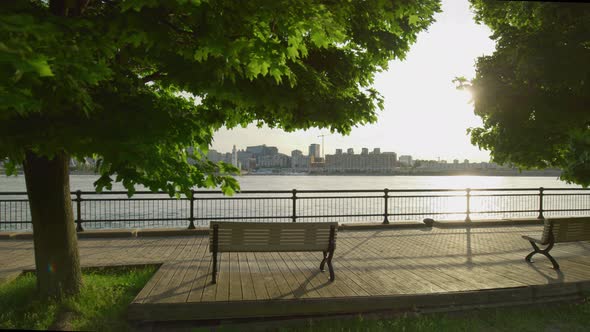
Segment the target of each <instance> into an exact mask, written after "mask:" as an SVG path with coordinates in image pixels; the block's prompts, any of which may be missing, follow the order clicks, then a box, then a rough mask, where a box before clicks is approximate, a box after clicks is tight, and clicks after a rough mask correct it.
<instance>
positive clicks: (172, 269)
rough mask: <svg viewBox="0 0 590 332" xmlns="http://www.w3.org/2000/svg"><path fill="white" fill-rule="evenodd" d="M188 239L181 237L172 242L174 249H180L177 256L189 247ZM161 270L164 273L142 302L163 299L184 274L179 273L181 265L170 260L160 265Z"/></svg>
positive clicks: (156, 301) (181, 270)
mask: <svg viewBox="0 0 590 332" xmlns="http://www.w3.org/2000/svg"><path fill="white" fill-rule="evenodd" d="M189 240H192V239H182V240H181V241H177V242H175V243H174V245H175V250H177V251H178V250H180V252H179V255H177V257H178V256H180V254H181V253H184V252H185V251H186V250H188V249H189V248H190V241H189ZM162 270H163V271H164V272H165V273H164V275H163V276H162V278H160V279H159V281H158V283H157V284H156V285H155V286H154V287H153V289H152V291H151V292H150V293H149V295H148V297H147V298H146V299H145V300H144V301H143V303H158V302H163V301H165V300H166V298H167V297H168V295H170V294H171V293H170V291H171V289H173V288H174V287H175V286H176V285H177V281H178V282H179V281H180V280H182V277H183V276H184V275H181V274H182V272H183V267H182V266H181V265H180V264H179V263H178V262H177V263H176V264H173V263H172V262H170V263H166V264H165V265H164V266H163V267H162ZM179 279H180V280H179Z"/></svg>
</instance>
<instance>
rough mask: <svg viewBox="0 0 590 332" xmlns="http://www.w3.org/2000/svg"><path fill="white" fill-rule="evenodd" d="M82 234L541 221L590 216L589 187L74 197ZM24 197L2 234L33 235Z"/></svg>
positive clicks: (0, 208)
mask: <svg viewBox="0 0 590 332" xmlns="http://www.w3.org/2000/svg"><path fill="white" fill-rule="evenodd" d="M71 194H72V202H73V203H74V204H73V208H74V216H75V217H76V220H75V221H76V223H77V230H78V231H83V230H84V229H99V228H159V227H188V228H195V227H198V226H208V223H209V221H212V220H243V221H268V222H272V221H292V222H317V221H338V222H340V223H355V222H380V223H391V222H396V221H403V220H422V219H423V218H433V219H437V220H465V221H466V222H469V221H471V220H472V219H488V218H489V219H502V218H518V217H523V218H543V217H545V216H559V215H561V216H575V215H589V212H590V190H586V189H581V188H517V189H512V188H511V189H469V188H466V189H432V190H422V189H383V190H295V189H293V190H282V191H252V190H248V191H241V192H238V193H236V194H235V195H233V196H229V197H228V196H223V195H222V193H221V192H220V191H204V190H201V191H193V197H192V198H188V197H181V198H170V197H169V196H167V195H166V194H164V193H153V192H137V193H136V195H135V196H133V197H132V198H128V197H127V195H126V192H121V191H118V192H105V193H100V194H99V193H95V192H82V191H75V192H72V193H71ZM30 229H31V217H30V212H29V204H28V200H27V195H26V193H23V192H0V231H13V230H30Z"/></svg>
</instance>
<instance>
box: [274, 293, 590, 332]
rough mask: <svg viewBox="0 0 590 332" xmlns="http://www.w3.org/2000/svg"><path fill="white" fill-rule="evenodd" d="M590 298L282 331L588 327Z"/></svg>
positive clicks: (310, 323)
mask: <svg viewBox="0 0 590 332" xmlns="http://www.w3.org/2000/svg"><path fill="white" fill-rule="evenodd" d="M589 329H590V298H589V299H586V300H585V301H583V303H567V304H543V305H535V306H529V307H507V308H495V309H480V310H471V311H466V312H460V313H438V314H421V315H416V314H412V315H407V314H404V315H400V316H398V317H390V318H384V317H377V318H375V317H373V318H369V317H363V316H357V317H355V318H347V319H342V318H340V319H319V320H307V321H306V322H305V323H304V324H299V326H298V327H292V328H281V329H279V331H408V332H409V331H437V332H441V331H453V332H454V331H531V332H532V331H535V332H537V331H568V332H569V331H588V330H589Z"/></svg>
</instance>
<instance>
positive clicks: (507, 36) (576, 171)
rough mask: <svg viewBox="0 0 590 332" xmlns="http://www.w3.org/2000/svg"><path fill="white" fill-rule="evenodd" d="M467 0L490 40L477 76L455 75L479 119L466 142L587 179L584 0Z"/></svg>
mask: <svg viewBox="0 0 590 332" xmlns="http://www.w3.org/2000/svg"><path fill="white" fill-rule="evenodd" d="M470 2H471V5H472V9H474V11H475V15H476V16H475V18H476V21H477V22H479V23H485V24H486V25H488V26H489V27H490V28H491V29H492V31H493V35H492V36H491V38H492V39H494V40H495V41H496V50H495V52H494V53H493V54H492V55H490V56H483V57H480V58H478V60H477V64H476V77H475V79H473V80H472V81H471V82H466V81H465V80H462V81H461V80H460V84H461V86H463V87H467V88H469V89H470V90H471V93H472V96H473V101H474V105H475V113H476V114H477V115H478V116H480V117H481V118H482V120H483V127H481V128H472V129H471V131H470V132H471V141H472V143H473V144H476V145H478V146H479V147H480V148H483V149H486V150H490V151H491V155H492V158H493V160H494V161H496V162H498V163H506V162H512V163H514V164H515V165H517V166H519V167H524V168H546V167H557V168H561V169H562V170H563V172H562V175H561V178H562V179H563V180H566V181H568V182H574V183H578V184H581V185H583V186H588V185H590V130H589V128H590V127H589V126H590V112H589V111H588V105H590V67H589V66H588V61H589V60H590V4H582V3H559V2H524V1H518V2H516V1H515V2H505V1H486V0H470Z"/></svg>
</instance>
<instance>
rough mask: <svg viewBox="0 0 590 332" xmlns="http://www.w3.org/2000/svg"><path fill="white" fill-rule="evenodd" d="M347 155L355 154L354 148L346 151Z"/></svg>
mask: <svg viewBox="0 0 590 332" xmlns="http://www.w3.org/2000/svg"><path fill="white" fill-rule="evenodd" d="M346 153H348V154H354V149H353V148H348V149H346Z"/></svg>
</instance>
